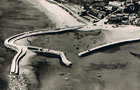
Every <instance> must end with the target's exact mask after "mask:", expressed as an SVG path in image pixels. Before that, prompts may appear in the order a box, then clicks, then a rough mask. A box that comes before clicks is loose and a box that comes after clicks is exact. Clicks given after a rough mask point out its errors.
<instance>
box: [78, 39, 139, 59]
mask: <svg viewBox="0 0 140 90" xmlns="http://www.w3.org/2000/svg"><path fill="white" fill-rule="evenodd" d="M139 40H140V38H135V39H127V40H121V41H116V42H111V43H107V44H104V45H100V46H97V47H94V48H91V49H88V50H86V51H83V52H80V53H79V54H78V56H80V57H82V56H86V55H88V54H90V53H92V52H93V51H95V50H99V49H101V48H104V47H108V46H112V45H116V44H120V43H127V42H132V41H133V42H134V41H139Z"/></svg>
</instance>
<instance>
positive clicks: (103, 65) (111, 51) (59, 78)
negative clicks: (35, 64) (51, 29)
mask: <svg viewBox="0 0 140 90" xmlns="http://www.w3.org/2000/svg"><path fill="white" fill-rule="evenodd" d="M95 32H96V31H92V32H81V31H78V32H69V33H61V34H54V35H41V36H37V37H38V38H37V39H36V40H34V41H33V43H31V44H30V45H34V46H39V47H44V48H49V49H54V50H60V51H63V52H65V53H66V57H67V58H68V59H69V60H70V61H71V62H73V65H72V67H66V66H64V65H61V64H59V59H57V58H50V57H39V58H36V59H40V60H44V61H46V62H45V63H46V64H41V65H39V68H38V70H39V71H37V76H38V79H39V82H40V89H41V90H139V88H140V86H139V83H140V78H139V76H140V72H139V68H140V58H139V57H135V56H134V55H132V54H131V53H130V52H134V53H137V54H140V47H139V45H140V43H139V41H138V42H133V43H126V44H121V45H115V46H112V47H108V48H104V49H102V50H100V51H96V52H94V53H93V54H91V55H89V56H86V57H78V52H80V51H84V50H86V49H88V48H91V47H95V46H96V45H100V44H104V43H105V42H106V41H107V40H105V37H109V36H106V35H110V37H112V38H110V39H109V40H111V39H112V40H113V35H112V34H109V33H110V32H107V34H106V33H104V32H101V33H100V34H98V33H97V32H96V33H95ZM113 34H114V33H113ZM131 34H132V33H131ZM131 34H130V35H131ZM132 36H134V34H133V35H132ZM115 37H116V36H115ZM128 37H131V36H128ZM122 39H123V36H122ZM119 40H120V39H119ZM41 41H42V42H41ZM34 58H35V57H34ZM93 65H94V66H93ZM60 73H64V75H60ZM64 78H69V79H70V80H68V81H66V80H65V79H64Z"/></svg>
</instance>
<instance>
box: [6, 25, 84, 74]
mask: <svg viewBox="0 0 140 90" xmlns="http://www.w3.org/2000/svg"><path fill="white" fill-rule="evenodd" d="M82 27H83V26H77V27H71V28H66V29H60V30H50V31H45V29H44V30H35V31H29V32H24V33H20V34H17V35H15V36H12V37H10V38H8V39H6V40H5V42H4V45H5V46H6V47H7V48H10V49H11V50H14V51H16V52H17V54H16V55H15V56H14V58H13V60H12V64H11V70H10V73H11V74H18V73H19V68H20V67H19V62H20V60H21V59H22V58H23V57H24V56H25V55H26V53H27V50H32V51H35V52H43V53H49V54H54V55H57V56H59V57H60V58H61V62H63V63H64V64H65V65H66V66H70V65H72V62H70V61H69V60H67V58H66V56H65V54H64V52H61V51H56V50H49V49H42V48H41V47H34V46H21V45H17V44H15V41H17V40H20V39H23V38H26V37H29V36H35V35H41V34H55V33H62V32H67V31H71V30H75V29H80V28H82Z"/></svg>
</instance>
